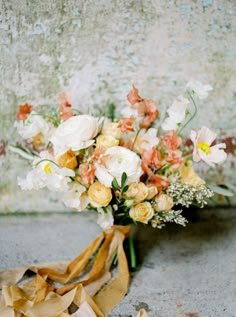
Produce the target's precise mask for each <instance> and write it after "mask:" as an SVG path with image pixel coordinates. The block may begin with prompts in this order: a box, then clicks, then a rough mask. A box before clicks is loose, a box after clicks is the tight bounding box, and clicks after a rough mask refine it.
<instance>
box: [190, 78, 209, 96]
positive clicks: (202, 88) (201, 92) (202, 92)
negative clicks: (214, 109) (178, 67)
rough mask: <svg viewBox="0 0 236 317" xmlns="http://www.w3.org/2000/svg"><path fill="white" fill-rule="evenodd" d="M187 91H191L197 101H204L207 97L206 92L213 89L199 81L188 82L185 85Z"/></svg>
mask: <svg viewBox="0 0 236 317" xmlns="http://www.w3.org/2000/svg"><path fill="white" fill-rule="evenodd" d="M186 88H187V90H193V91H194V92H195V93H196V95H197V96H198V98H199V99H205V98H207V96H208V92H209V91H211V90H212V89H213V88H212V87H211V85H204V84H202V83H201V82H200V81H196V80H190V81H189V82H188V83H187V85H186Z"/></svg>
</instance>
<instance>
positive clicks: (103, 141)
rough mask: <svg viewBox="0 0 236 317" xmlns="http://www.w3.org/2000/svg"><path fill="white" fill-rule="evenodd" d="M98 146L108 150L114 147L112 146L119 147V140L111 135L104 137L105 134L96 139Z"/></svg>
mask: <svg viewBox="0 0 236 317" xmlns="http://www.w3.org/2000/svg"><path fill="white" fill-rule="evenodd" d="M96 145H97V148H101V147H103V148H106V149H108V148H109V147H112V146H117V145H119V140H118V139H116V138H114V137H113V136H111V135H103V134H100V135H99V136H98V137H97V138H96Z"/></svg>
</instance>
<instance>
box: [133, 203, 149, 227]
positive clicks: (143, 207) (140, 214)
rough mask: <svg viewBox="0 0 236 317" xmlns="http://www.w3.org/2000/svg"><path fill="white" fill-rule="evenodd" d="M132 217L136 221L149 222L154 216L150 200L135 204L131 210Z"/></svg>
mask: <svg viewBox="0 0 236 317" xmlns="http://www.w3.org/2000/svg"><path fill="white" fill-rule="evenodd" d="M129 215H130V218H132V219H133V220H135V221H139V222H143V223H148V221H149V220H150V219H151V218H152V217H153V215H154V210H153V208H152V205H151V204H150V203H149V202H147V201H146V202H143V203H140V204H137V205H135V206H134V207H132V208H131V209H130V211H129Z"/></svg>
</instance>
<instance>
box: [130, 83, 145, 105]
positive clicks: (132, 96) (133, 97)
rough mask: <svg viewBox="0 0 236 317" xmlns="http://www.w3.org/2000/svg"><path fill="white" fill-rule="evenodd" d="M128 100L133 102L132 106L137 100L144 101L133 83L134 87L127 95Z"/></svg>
mask: <svg viewBox="0 0 236 317" xmlns="http://www.w3.org/2000/svg"><path fill="white" fill-rule="evenodd" d="M127 99H128V101H129V102H130V103H131V107H132V106H133V105H134V104H136V103H137V102H140V101H142V98H141V97H140V96H139V93H138V89H137V88H136V87H135V86H134V85H132V89H131V90H130V92H129V93H128V95H127Z"/></svg>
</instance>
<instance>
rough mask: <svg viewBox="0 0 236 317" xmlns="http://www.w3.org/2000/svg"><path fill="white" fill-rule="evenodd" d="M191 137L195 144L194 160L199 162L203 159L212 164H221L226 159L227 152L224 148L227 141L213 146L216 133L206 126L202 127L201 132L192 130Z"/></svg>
mask: <svg viewBox="0 0 236 317" xmlns="http://www.w3.org/2000/svg"><path fill="white" fill-rule="evenodd" d="M190 139H191V140H192V142H193V144H194V150H193V160H194V161H195V162H199V161H200V160H203V161H204V162H206V163H207V164H208V165H210V166H215V164H221V163H223V162H224V161H225V159H226V157H227V154H226V153H225V151H224V150H223V149H225V148H226V145H225V143H219V144H216V145H213V146H211V144H212V143H213V141H214V140H215V139H216V134H215V133H214V132H212V131H211V130H210V129H208V128H206V127H202V128H201V130H200V131H199V132H196V131H193V130H192V131H191V133H190Z"/></svg>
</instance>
